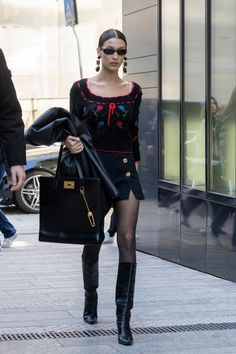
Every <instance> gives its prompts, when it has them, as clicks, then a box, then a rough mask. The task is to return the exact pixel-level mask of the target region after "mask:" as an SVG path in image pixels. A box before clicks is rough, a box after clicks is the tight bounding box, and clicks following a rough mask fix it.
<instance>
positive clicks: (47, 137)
mask: <svg viewBox="0 0 236 354" xmlns="http://www.w3.org/2000/svg"><path fill="white" fill-rule="evenodd" d="M72 121H73V123H72ZM68 135H73V136H79V137H80V139H81V140H82V142H83V144H84V150H83V152H82V153H80V154H77V155H72V154H71V153H70V152H69V150H68V149H66V148H65V149H64V152H63V159H62V164H61V168H60V174H61V175H62V176H73V177H74V176H77V175H78V173H77V168H76V163H75V160H74V159H75V158H76V159H77V161H79V163H80V166H81V168H82V171H83V174H84V176H85V177H98V178H100V179H101V185H102V189H103V191H102V192H103V193H102V195H103V215H104V216H105V215H106V213H107V212H108V210H109V209H110V207H111V204H112V201H113V200H114V199H116V198H117V197H118V191H117V189H116V187H115V186H114V184H113V182H112V181H111V179H110V177H109V175H108V173H107V171H106V170H105V168H104V166H103V164H102V162H101V160H100V158H99V156H98V154H97V152H96V150H95V148H94V147H93V144H92V139H91V136H90V133H89V131H88V130H87V128H86V127H85V126H84V125H83V123H82V122H81V121H80V120H79V119H73V117H71V114H70V113H69V112H68V111H67V110H65V109H64V108H58V107H53V108H50V109H48V110H47V111H46V112H44V113H43V114H42V115H40V116H39V117H38V118H37V119H36V120H35V121H34V122H33V124H32V125H31V126H30V127H29V128H28V129H27V130H26V132H25V140H26V143H27V144H31V145H47V146H49V145H52V144H53V143H55V142H62V141H64V140H65V138H66V137H67V136H68Z"/></svg>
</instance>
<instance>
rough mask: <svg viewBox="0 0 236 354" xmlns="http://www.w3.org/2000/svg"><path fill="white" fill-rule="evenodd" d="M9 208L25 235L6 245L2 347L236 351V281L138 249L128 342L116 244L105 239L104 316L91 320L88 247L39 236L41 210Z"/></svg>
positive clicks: (67, 351) (4, 353) (3, 350)
mask: <svg viewBox="0 0 236 354" xmlns="http://www.w3.org/2000/svg"><path fill="white" fill-rule="evenodd" d="M8 215H9V217H10V219H11V220H12V222H13V223H14V224H15V225H16V227H17V228H18V230H19V232H20V237H19V239H18V240H17V241H16V242H15V244H14V247H12V248H10V249H5V250H2V252H0V262H1V278H0V354H13V353H14V354H33V353H34V354H92V353H93V354H94V353H96V354H100V353H101V354H108V353H109V354H115V353H117V354H118V353H133V354H149V353H150V354H154V353H155V354H177V353H180V354H206V353H207V354H228V353H231V354H233V353H234V354H235V353H236V284H235V283H232V282H229V281H226V280H222V279H218V278H215V277H212V276H209V275H206V274H203V273H200V272H197V271H194V270H191V269H188V268H184V267H182V266H178V265H176V264H174V263H170V262H166V261H164V260H161V259H158V258H156V257H153V256H149V255H146V254H143V253H140V252H138V255H137V256H138V268H137V282H136V293H135V305H134V309H133V311H132V322H131V323H132V328H133V329H134V331H135V333H134V345H133V346H131V347H125V346H121V345H119V344H118V343H117V337H116V335H115V334H114V331H115V330H116V323H115V305H114V291H115V281H116V272H117V248H116V244H107V245H104V246H103V247H102V251H101V257H100V287H99V293H98V294H99V308H98V315H99V319H98V323H97V324H96V325H94V326H90V325H87V324H85V323H84V322H83V319H82V311H83V301H84V291H83V288H82V274H81V262H80V258H81V251H82V247H81V246H75V245H58V244H47V243H39V242H38V241H37V228H38V215H24V214H20V213H19V214H18V213H17V212H15V211H14V210H13V211H10V212H9V214H8ZM211 323H212V324H221V325H218V327H217V325H215V326H213V325H212V326H210V325H209V324H211ZM230 323H232V324H230ZM196 324H202V326H196ZM190 325H193V326H192V327H190ZM176 326H178V327H176ZM217 328H218V329H217ZM229 328H233V329H229ZM199 329H200V330H199ZM91 330H92V331H94V332H89V331H91ZM145 332H146V333H145ZM42 333H44V334H45V338H44V339H43V338H41V339H40V336H41V337H43V335H42ZM142 333H143V334H142ZM3 334H6V335H7V336H4V335H3ZM10 334H12V335H13V334H15V336H11V337H10V336H9V335H10ZM20 334H25V338H26V339H25V340H22V339H20V338H22V336H20ZM89 335H91V336H89ZM26 336H28V339H27V337H26ZM37 338H39V339H37Z"/></svg>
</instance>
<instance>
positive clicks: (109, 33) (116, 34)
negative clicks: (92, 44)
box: [98, 28, 127, 48]
mask: <svg viewBox="0 0 236 354" xmlns="http://www.w3.org/2000/svg"><path fill="white" fill-rule="evenodd" d="M111 38H118V39H122V41H124V42H125V45H126V46H127V41H126V38H125V35H124V34H123V33H122V32H120V31H119V30H117V29H114V28H110V29H108V30H106V31H104V32H103V33H102V34H101V36H100V37H99V41H98V47H99V48H101V47H102V46H103V44H104V42H106V41H107V40H108V39H111Z"/></svg>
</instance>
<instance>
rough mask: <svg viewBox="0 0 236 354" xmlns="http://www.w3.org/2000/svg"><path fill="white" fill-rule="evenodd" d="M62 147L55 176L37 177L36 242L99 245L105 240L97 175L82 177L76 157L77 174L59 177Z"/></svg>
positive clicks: (99, 185)
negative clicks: (37, 220) (38, 200)
mask: <svg viewBox="0 0 236 354" xmlns="http://www.w3.org/2000/svg"><path fill="white" fill-rule="evenodd" d="M62 150H63V145H61V149H60V152H59V156H58V164H57V170H56V175H55V177H46V176H41V177H40V225H39V241H44V242H57V243H71V244H92V245H96V244H100V243H102V241H103V240H104V232H103V217H102V213H101V210H102V208H101V200H102V198H101V182H100V178H90V177H84V176H83V173H82V169H81V167H80V164H79V162H78V160H77V158H76V156H74V160H75V161H74V162H75V164H76V167H77V171H78V176H79V177H63V176H61V175H60V167H61V159H62ZM72 156H73V155H72Z"/></svg>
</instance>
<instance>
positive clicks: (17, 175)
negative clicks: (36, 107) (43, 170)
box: [0, 49, 26, 191]
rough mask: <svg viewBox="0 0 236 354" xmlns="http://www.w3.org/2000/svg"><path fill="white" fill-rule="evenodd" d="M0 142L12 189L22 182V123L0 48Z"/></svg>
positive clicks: (23, 143) (24, 157) (23, 155)
mask: <svg viewBox="0 0 236 354" xmlns="http://www.w3.org/2000/svg"><path fill="white" fill-rule="evenodd" d="M0 142H1V145H2V147H3V149H4V151H5V153H6V157H7V163H8V166H9V167H10V170H11V184H12V191H16V190H18V189H20V187H21V186H22V185H23V183H24V179H25V172H24V168H23V165H24V164H25V163H26V152H25V141H24V123H23V120H22V118H21V107H20V104H19V101H18V100H17V97H16V91H15V88H14V85H13V82H12V80H11V72H10V71H9V69H8V68H7V64H6V60H5V57H4V54H3V52H2V50H1V49H0Z"/></svg>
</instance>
